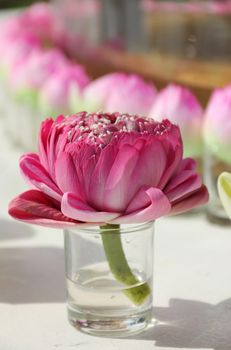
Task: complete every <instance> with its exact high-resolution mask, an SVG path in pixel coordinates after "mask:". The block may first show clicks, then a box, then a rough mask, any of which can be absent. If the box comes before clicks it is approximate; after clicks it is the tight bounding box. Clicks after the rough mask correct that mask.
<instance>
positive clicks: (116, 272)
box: [100, 224, 151, 305]
mask: <svg viewBox="0 0 231 350" xmlns="http://www.w3.org/2000/svg"><path fill="white" fill-rule="evenodd" d="M100 232H101V237H102V241H103V247H104V252H105V255H106V258H107V261H108V264H109V266H110V269H111V272H112V274H113V276H114V277H115V278H116V280H117V281H118V282H121V283H123V284H125V285H127V286H132V285H136V284H138V283H139V282H140V281H139V280H138V278H137V277H136V276H135V275H134V274H133V272H132V270H131V269H130V267H129V265H128V262H127V259H126V256H125V254H124V250H123V246H122V242H121V234H120V226H119V225H110V224H107V225H104V226H101V227H100ZM150 293H151V289H150V287H149V285H148V283H143V284H141V285H136V286H135V287H133V288H128V289H125V290H124V294H126V295H127V297H128V298H129V299H130V300H131V301H132V302H133V303H134V304H135V305H141V304H142V303H143V302H144V300H145V299H146V298H147V297H148V296H149V295H150Z"/></svg>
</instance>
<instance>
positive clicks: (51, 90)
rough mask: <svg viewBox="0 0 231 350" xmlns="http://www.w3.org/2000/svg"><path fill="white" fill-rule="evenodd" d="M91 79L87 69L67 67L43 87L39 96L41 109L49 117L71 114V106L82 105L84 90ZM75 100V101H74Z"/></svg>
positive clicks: (76, 66) (70, 65)
mask: <svg viewBox="0 0 231 350" xmlns="http://www.w3.org/2000/svg"><path fill="white" fill-rule="evenodd" d="M89 81H90V79H89V77H88V75H87V73H86V72H85V69H84V68H83V67H82V66H80V65H77V64H69V65H65V66H64V68H62V69H61V70H60V71H59V72H58V74H53V75H52V76H51V77H50V78H49V79H48V80H47V81H46V82H45V84H44V85H43V86H42V88H41V91H40V94H39V102H40V106H41V109H42V110H44V112H46V113H47V115H51V114H54V113H55V115H57V111H59V112H60V111H61V112H62V113H66V114H69V113H70V109H71V105H72V104H75V105H76V106H78V103H81V99H82V91H83V88H84V87H85V86H86V85H87V84H88V83H89ZM72 100H73V101H72Z"/></svg>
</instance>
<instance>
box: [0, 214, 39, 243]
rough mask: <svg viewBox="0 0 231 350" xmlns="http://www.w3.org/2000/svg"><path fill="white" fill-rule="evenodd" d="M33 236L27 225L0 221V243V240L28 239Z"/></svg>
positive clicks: (11, 221) (4, 220)
mask: <svg viewBox="0 0 231 350" xmlns="http://www.w3.org/2000/svg"><path fill="white" fill-rule="evenodd" d="M33 235H34V231H33V229H32V228H31V227H30V226H29V225H25V224H21V223H19V222H17V221H13V220H6V219H2V218H1V219H0V242H1V241H2V240H4V241H5V240H11V239H21V238H29V237H32V236H33Z"/></svg>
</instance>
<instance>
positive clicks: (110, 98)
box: [84, 73, 156, 115]
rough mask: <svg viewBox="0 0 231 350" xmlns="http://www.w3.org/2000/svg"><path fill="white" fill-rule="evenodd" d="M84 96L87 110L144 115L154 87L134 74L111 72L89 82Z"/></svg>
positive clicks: (150, 101) (153, 92)
mask: <svg viewBox="0 0 231 350" xmlns="http://www.w3.org/2000/svg"><path fill="white" fill-rule="evenodd" d="M84 98H85V108H86V109H87V110H89V108H90V110H96V111H97V110H102V111H105V112H114V111H119V112H121V113H131V114H133V113H136V114H143V115H146V114H148V113H149V111H150V108H151V106H152V105H153V103H154V100H155V98H156V88H155V87H154V86H153V84H150V83H146V82H145V81H144V80H143V79H142V78H140V77H139V76H137V75H135V74H132V75H129V74H125V73H111V74H107V75H105V76H103V77H100V78H98V79H96V80H94V81H93V82H91V83H90V84H89V85H88V86H87V87H86V89H85V91H84Z"/></svg>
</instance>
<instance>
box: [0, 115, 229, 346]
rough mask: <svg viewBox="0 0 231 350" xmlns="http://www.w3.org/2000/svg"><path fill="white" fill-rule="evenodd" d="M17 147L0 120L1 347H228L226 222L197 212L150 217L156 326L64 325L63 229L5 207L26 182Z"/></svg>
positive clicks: (65, 318)
mask: <svg viewBox="0 0 231 350" xmlns="http://www.w3.org/2000/svg"><path fill="white" fill-rule="evenodd" d="M19 132H20V131H19ZM20 154H21V151H20V150H16V149H14V148H12V147H11V146H10V145H9V142H8V141H7V139H6V137H5V135H4V130H3V128H2V125H1V121H0V350H69V349H77V348H78V349H83V350H85V349H86V350H93V349H94V350H98V349H99V350H114V349H119V350H129V349H132V350H141V349H142V350H150V349H162V350H163V349H182V348H183V349H216V350H229V349H231V228H230V227H219V226H216V225H211V224H209V223H208V222H207V221H206V219H205V217H204V215H203V214H200V215H198V216H188V217H187V216H180V217H175V218H168V219H161V220H159V221H158V222H157V223H156V238H155V268H154V270H155V274H154V292H155V298H154V299H155V300H154V309H153V314H154V316H155V317H156V318H157V319H158V320H159V323H158V325H157V326H155V327H153V328H151V329H149V330H147V331H146V332H144V333H143V334H141V335H138V336H135V337H133V338H127V339H120V340H118V339H108V338H97V337H93V336H88V335H85V334H82V333H80V332H78V331H76V330H75V329H74V328H73V327H72V326H70V325H69V323H68V321H67V317H66V306H65V280H64V261H63V236H62V232H61V231H58V230H54V229H53V230H51V229H46V228H40V227H36V226H29V225H25V224H22V223H19V222H16V221H14V220H12V219H11V218H10V217H9V216H8V214H7V204H8V202H9V200H10V199H11V198H13V197H14V196H15V195H17V194H18V193H20V192H22V191H23V190H25V189H26V188H27V186H26V185H25V183H24V182H23V180H22V178H21V176H20V173H19V170H18V158H19V156H20Z"/></svg>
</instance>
